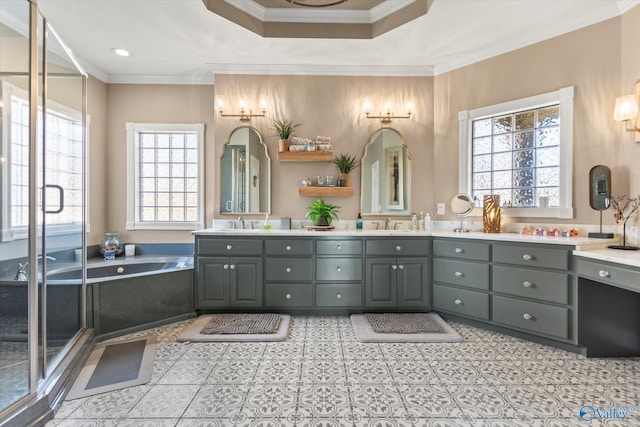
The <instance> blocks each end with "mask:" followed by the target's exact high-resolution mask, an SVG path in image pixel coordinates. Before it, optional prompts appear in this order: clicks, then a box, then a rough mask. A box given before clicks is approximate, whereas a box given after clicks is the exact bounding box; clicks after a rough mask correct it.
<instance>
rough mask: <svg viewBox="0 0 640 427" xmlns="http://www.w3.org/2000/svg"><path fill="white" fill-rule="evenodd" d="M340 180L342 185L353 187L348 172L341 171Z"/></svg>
mask: <svg viewBox="0 0 640 427" xmlns="http://www.w3.org/2000/svg"><path fill="white" fill-rule="evenodd" d="M340 182H341V183H342V185H341V186H342V187H351V175H350V174H348V173H344V172H341V173H340Z"/></svg>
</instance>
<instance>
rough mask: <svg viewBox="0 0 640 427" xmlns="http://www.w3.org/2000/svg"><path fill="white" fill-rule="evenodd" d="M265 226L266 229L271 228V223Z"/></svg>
mask: <svg viewBox="0 0 640 427" xmlns="http://www.w3.org/2000/svg"><path fill="white" fill-rule="evenodd" d="M263 227H264V229H265V230H271V224H265V225H263Z"/></svg>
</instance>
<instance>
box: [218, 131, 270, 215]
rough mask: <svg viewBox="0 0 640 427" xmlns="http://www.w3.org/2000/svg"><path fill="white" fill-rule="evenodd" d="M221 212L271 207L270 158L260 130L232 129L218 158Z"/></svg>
mask: <svg viewBox="0 0 640 427" xmlns="http://www.w3.org/2000/svg"><path fill="white" fill-rule="evenodd" d="M220 185H221V188H220V213H221V214H238V213H255V214H258V213H260V214H265V213H270V211H271V159H270V158H269V153H268V151H267V146H266V145H265V144H264V142H263V141H262V136H261V135H260V132H258V131H257V130H256V129H254V128H252V127H250V126H241V127H238V128H236V129H234V130H233V131H232V132H231V135H229V141H227V143H226V144H225V146H224V152H223V154H222V157H221V158H220Z"/></svg>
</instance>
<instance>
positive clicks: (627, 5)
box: [616, 0, 640, 15]
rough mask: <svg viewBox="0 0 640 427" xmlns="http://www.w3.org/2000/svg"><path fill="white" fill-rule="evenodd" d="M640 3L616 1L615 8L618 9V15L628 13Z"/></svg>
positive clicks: (627, 0) (629, 0)
mask: <svg viewBox="0 0 640 427" xmlns="http://www.w3.org/2000/svg"><path fill="white" fill-rule="evenodd" d="M639 4H640V2H638V0H617V1H616V6H617V7H618V12H620V15H622V14H624V13H626V12H628V11H629V10H630V9H633V7H634V6H638V5H639Z"/></svg>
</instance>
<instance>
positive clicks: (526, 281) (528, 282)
mask: <svg viewBox="0 0 640 427" xmlns="http://www.w3.org/2000/svg"><path fill="white" fill-rule="evenodd" d="M522 286H524V287H525V288H533V283H531V282H530V281H528V280H525V281H524V282H522Z"/></svg>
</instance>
